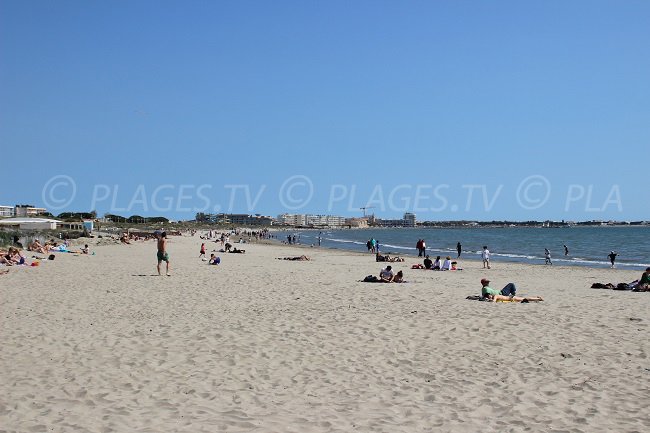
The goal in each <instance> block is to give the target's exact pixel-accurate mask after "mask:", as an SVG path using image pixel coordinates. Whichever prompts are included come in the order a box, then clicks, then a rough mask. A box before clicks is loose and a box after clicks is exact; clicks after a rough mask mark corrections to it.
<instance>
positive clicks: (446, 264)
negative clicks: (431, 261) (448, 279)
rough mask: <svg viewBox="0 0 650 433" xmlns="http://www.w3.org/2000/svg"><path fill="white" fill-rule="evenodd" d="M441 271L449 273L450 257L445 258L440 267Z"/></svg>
mask: <svg viewBox="0 0 650 433" xmlns="http://www.w3.org/2000/svg"><path fill="white" fill-rule="evenodd" d="M440 270H441V271H450V270H451V257H449V256H447V258H446V259H445V261H444V263H443V264H442V266H441V267H440Z"/></svg>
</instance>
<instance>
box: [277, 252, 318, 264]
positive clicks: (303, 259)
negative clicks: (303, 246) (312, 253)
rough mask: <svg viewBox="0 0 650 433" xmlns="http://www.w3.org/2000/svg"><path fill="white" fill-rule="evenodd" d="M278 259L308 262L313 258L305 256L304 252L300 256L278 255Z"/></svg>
mask: <svg viewBox="0 0 650 433" xmlns="http://www.w3.org/2000/svg"><path fill="white" fill-rule="evenodd" d="M278 260H291V261H296V262H307V261H309V260H311V258H309V257H307V256H305V255H304V254H303V255H302V256H300V257H278Z"/></svg>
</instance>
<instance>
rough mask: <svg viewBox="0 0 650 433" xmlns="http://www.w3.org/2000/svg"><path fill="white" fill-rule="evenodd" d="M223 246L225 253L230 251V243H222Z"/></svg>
mask: <svg viewBox="0 0 650 433" xmlns="http://www.w3.org/2000/svg"><path fill="white" fill-rule="evenodd" d="M224 248H225V251H226V252H227V253H229V252H230V249H231V248H232V245H231V244H230V243H226V245H224Z"/></svg>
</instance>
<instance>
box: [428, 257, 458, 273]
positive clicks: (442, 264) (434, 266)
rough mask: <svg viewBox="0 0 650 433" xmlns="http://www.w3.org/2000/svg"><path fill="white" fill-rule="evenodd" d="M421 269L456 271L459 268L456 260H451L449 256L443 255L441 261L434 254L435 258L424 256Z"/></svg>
mask: <svg viewBox="0 0 650 433" xmlns="http://www.w3.org/2000/svg"><path fill="white" fill-rule="evenodd" d="M423 265H424V266H423V269H430V270H432V271H456V270H459V268H458V262H455V261H454V262H452V261H451V257H450V256H447V257H445V260H444V261H443V260H442V258H441V257H440V256H436V259H435V260H431V258H430V257H429V256H426V257H425V258H424V262H423Z"/></svg>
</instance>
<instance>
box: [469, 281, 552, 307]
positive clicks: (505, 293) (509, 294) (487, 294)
mask: <svg viewBox="0 0 650 433" xmlns="http://www.w3.org/2000/svg"><path fill="white" fill-rule="evenodd" d="M481 286H482V288H481V295H482V296H483V297H484V298H487V299H489V300H491V301H492V302H497V301H510V302H540V301H543V300H544V299H542V297H541V296H531V297H521V296H515V293H516V292H517V287H515V284H514V283H508V284H507V285H506V286H505V287H504V288H503V289H501V291H498V290H495V289H493V288H491V287H490V280H488V279H487V278H483V279H482V280H481Z"/></svg>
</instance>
